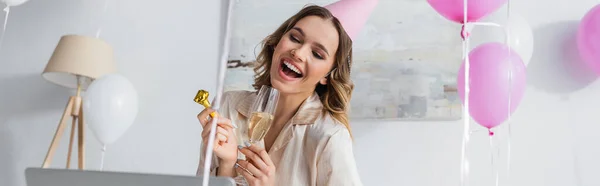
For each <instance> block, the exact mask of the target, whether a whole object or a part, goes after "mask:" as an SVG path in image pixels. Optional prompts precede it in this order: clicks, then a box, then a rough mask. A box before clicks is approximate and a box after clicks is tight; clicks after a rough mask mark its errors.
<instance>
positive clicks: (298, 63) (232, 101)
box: [197, 0, 377, 185]
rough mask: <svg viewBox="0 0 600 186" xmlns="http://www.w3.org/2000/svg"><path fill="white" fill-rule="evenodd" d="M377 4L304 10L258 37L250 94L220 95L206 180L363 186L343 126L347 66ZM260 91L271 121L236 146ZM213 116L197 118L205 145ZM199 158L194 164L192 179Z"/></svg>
mask: <svg viewBox="0 0 600 186" xmlns="http://www.w3.org/2000/svg"><path fill="white" fill-rule="evenodd" d="M376 4H377V1H372V0H343V1H339V2H337V3H334V4H331V5H328V6H325V7H321V6H316V5H311V6H305V7H304V8H302V9H301V10H300V11H299V12H297V13H296V14H295V15H293V16H291V17H290V18H289V19H287V20H286V21H284V22H283V23H282V24H281V25H280V26H279V27H278V28H277V29H276V30H275V31H274V32H273V33H271V34H269V35H268V36H267V37H266V38H264V40H263V42H262V50H261V52H260V54H259V55H258V56H257V58H256V65H255V67H254V83H253V87H254V90H235V91H227V92H226V93H225V94H224V95H223V98H224V99H223V100H221V101H222V104H221V105H222V106H221V108H220V110H218V113H220V117H221V118H219V120H218V121H217V122H218V124H219V125H218V127H217V132H216V135H217V136H216V140H215V144H214V148H213V149H212V150H213V151H214V155H215V157H213V158H212V159H213V160H214V161H213V162H212V166H211V169H210V170H212V173H213V174H216V175H219V176H231V177H236V176H239V175H241V176H243V177H244V178H245V180H246V181H247V183H248V184H249V185H362V183H361V179H360V176H359V175H358V171H357V168H356V163H355V160H354V156H353V154H354V153H353V148H352V135H351V130H350V124H349V121H348V108H349V104H350V97H351V94H352V91H353V87H354V86H353V84H352V82H351V80H350V65H351V63H352V40H353V39H354V38H353V37H355V36H354V33H357V32H358V30H360V29H361V27H362V24H364V22H365V21H366V19H367V18H368V16H369V14H370V12H371V11H372V9H374V8H375V6H376ZM349 14H354V15H353V16H352V17H349V16H348V15H349ZM356 15H359V16H358V17H361V16H362V17H363V18H362V20H361V19H360V18H358V19H357V16H356ZM264 86H267V87H273V88H275V89H277V90H278V92H279V97H278V100H277V107H276V108H275V114H274V115H273V122H272V124H271V126H270V127H269V128H270V129H269V130H268V132H267V133H266V135H265V137H264V140H262V141H260V142H258V143H257V144H242V143H241V142H242V141H246V139H241V138H244V136H247V135H245V133H247V132H246V131H248V130H247V129H248V128H249V126H250V125H251V124H249V123H248V122H249V119H250V116H252V115H253V114H254V113H251V112H252V110H251V105H252V104H253V103H254V102H255V100H256V99H257V92H256V91H257V90H259V89H261V87H264ZM212 112H213V110H211V109H205V110H204V111H202V112H201V113H200V114H199V115H198V119H199V121H200V123H201V125H202V127H203V128H204V131H203V132H202V133H203V136H202V137H203V142H204V143H206V141H207V140H206V139H208V135H206V134H209V130H210V125H207V123H210V119H207V117H208V115H209V113H212ZM233 126H238V127H239V128H233ZM205 146H207V144H203V145H202V148H201V149H202V151H203V152H202V153H201V154H205V153H204V151H206V149H205ZM238 158H239V160H238ZM205 159H206V158H205V157H201V158H200V162H199V163H200V166H199V167H198V172H197V173H198V174H202V173H203V172H202V171H203V170H204V169H203V167H202V166H203V165H204V160H205ZM334 170H335V171H334Z"/></svg>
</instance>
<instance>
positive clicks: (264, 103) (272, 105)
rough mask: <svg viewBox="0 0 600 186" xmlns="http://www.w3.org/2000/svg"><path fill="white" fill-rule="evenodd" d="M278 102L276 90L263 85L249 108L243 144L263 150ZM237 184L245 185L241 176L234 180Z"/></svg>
mask: <svg viewBox="0 0 600 186" xmlns="http://www.w3.org/2000/svg"><path fill="white" fill-rule="evenodd" d="M277 101H279V91H277V89H275V88H273V87H270V86H267V85H263V86H262V87H261V88H260V90H259V91H258V94H257V96H256V100H254V103H253V104H252V107H251V108H250V117H249V118H248V121H247V122H248V125H246V126H247V127H248V128H247V129H243V130H247V131H243V132H242V134H243V139H244V140H243V141H244V144H246V143H251V144H253V145H259V146H261V147H263V148H264V143H262V142H263V139H264V138H265V136H266V135H267V132H269V129H270V128H271V124H272V123H273V115H275V109H276V108H277ZM235 180H236V182H237V184H240V185H247V184H246V180H245V179H244V177H243V176H241V175H239V176H237V177H236V178H235Z"/></svg>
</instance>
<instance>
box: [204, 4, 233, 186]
mask: <svg viewBox="0 0 600 186" xmlns="http://www.w3.org/2000/svg"><path fill="white" fill-rule="evenodd" d="M232 9H233V2H231V0H228V1H227V14H226V16H227V21H226V22H225V38H224V41H223V50H222V51H223V53H222V54H221V57H220V59H219V61H218V64H217V67H218V69H217V93H216V94H215V98H214V99H215V101H213V105H212V109H214V110H219V107H220V105H221V94H222V93H223V86H224V85H223V84H224V82H225V70H227V57H228V56H229V48H230V47H229V40H230V35H231V17H232ZM210 128H211V130H210V134H209V137H208V143H207V144H208V145H207V148H206V155H205V156H204V157H206V158H205V161H204V175H203V178H202V185H203V186H208V178H209V173H210V167H211V166H210V165H211V163H212V154H213V146H214V141H215V133H216V130H217V119H213V120H212V122H211V127H210Z"/></svg>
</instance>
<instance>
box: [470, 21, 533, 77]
mask: <svg viewBox="0 0 600 186" xmlns="http://www.w3.org/2000/svg"><path fill="white" fill-rule="evenodd" d="M482 22H493V23H498V24H501V25H503V26H507V28H508V29H507V30H508V44H509V46H510V48H511V49H512V50H514V51H515V52H516V53H518V54H519V56H521V59H522V60H523V63H525V65H527V64H529V61H531V57H532V56H533V30H532V29H531V26H530V25H529V23H527V20H525V18H523V17H522V16H521V15H519V14H516V13H511V15H510V17H509V18H508V19H507V18H506V13H504V12H501V13H499V14H496V15H492V16H490V17H489V18H488V19H486V20H485V21H482ZM470 40H471V41H473V45H472V46H473V47H476V46H477V45H479V44H483V43H487V42H501V43H504V42H505V41H506V35H505V33H504V28H502V27H492V26H481V25H477V26H475V27H474V28H472V31H471V36H470Z"/></svg>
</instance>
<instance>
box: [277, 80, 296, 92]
mask: <svg viewBox="0 0 600 186" xmlns="http://www.w3.org/2000/svg"><path fill="white" fill-rule="evenodd" d="M271 86H272V87H273V88H275V89H277V90H278V91H279V93H283V94H286V93H294V92H297V87H296V86H294V85H292V84H290V82H287V81H282V80H276V79H271Z"/></svg>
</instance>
